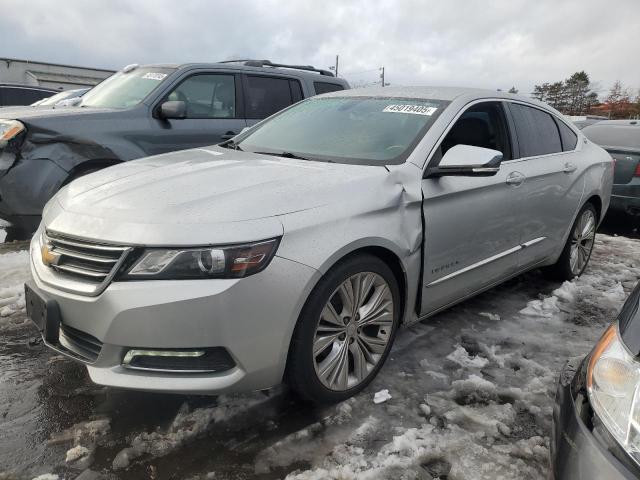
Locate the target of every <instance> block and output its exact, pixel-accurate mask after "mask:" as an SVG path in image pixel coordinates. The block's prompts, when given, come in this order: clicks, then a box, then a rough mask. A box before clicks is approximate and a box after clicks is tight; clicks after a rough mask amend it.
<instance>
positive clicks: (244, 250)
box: [118, 238, 279, 280]
mask: <svg viewBox="0 0 640 480" xmlns="http://www.w3.org/2000/svg"><path fill="white" fill-rule="evenodd" d="M278 243H279V239H277V238H274V239H271V240H265V241H261V242H255V243H248V244H242V245H231V246H222V247H201V248H185V249H182V248H170V249H169V248H167V249H164V248H149V249H145V250H144V251H143V252H142V253H141V254H140V255H139V257H138V258H137V260H136V261H135V262H134V263H133V264H132V265H131V266H130V267H129V268H128V269H126V270H125V272H123V274H121V275H120V276H119V278H118V280H178V279H197V278H241V277H247V276H249V275H253V274H255V273H258V272H260V271H262V270H264V269H265V268H266V267H267V265H269V262H271V259H272V258H273V256H274V255H275V253H276V250H277V248H278Z"/></svg>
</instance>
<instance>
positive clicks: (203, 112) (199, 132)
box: [0, 60, 349, 240]
mask: <svg viewBox="0 0 640 480" xmlns="http://www.w3.org/2000/svg"><path fill="white" fill-rule="evenodd" d="M346 88H349V85H348V83H347V82H346V81H345V80H343V79H341V78H336V77H335V76H334V75H333V74H332V73H331V72H329V71H326V70H320V69H316V68H313V67H311V66H300V65H283V64H275V63H272V62H269V61H267V60H235V61H228V62H220V63H207V64H205V63H201V64H186V65H146V66H138V65H129V66H127V67H125V68H124V69H123V70H122V71H120V72H118V73H116V74H114V75H113V76H112V77H110V78H108V79H106V80H105V81H104V82H102V83H101V84H99V85H98V86H96V87H95V88H93V89H92V90H90V91H89V92H87V93H86V94H85V95H84V96H83V97H82V102H81V103H80V105H79V106H77V107H68V108H56V109H40V108H35V109H34V108H25V109H24V110H22V109H10V110H7V112H8V113H9V114H10V115H6V116H5V117H3V115H2V110H0V218H2V219H4V220H7V221H8V222H9V223H10V224H11V226H10V227H9V228H8V229H7V240H10V239H16V238H21V237H28V236H29V235H30V234H31V233H32V232H33V231H34V230H35V229H36V228H37V226H38V223H39V222H40V216H41V213H42V209H43V207H44V205H45V203H46V202H47V200H49V199H50V198H51V197H52V196H53V195H54V194H55V193H56V192H57V191H58V190H59V189H60V188H61V187H62V186H64V185H65V184H67V183H69V182H70V181H72V180H73V179H75V178H77V177H79V176H82V175H86V174H87V173H90V172H93V171H96V170H99V169H102V168H105V167H108V166H110V165H114V164H117V163H120V162H124V161H127V160H133V159H136V158H141V157H145V156H148V155H156V154H161V153H165V152H170V151H174V150H183V149H187V148H195V147H201V146H205V145H212V144H215V143H219V142H220V141H222V140H226V139H228V138H231V137H233V136H235V135H236V134H238V133H240V131H241V130H243V129H244V128H246V127H250V126H251V125H253V124H255V123H257V122H258V121H260V120H262V119H264V118H266V117H268V116H270V115H272V114H273V113H276V112H277V111H279V110H281V109H283V108H285V107H287V106H289V105H291V104H293V103H296V102H298V101H299V100H302V99H304V98H306V97H310V96H313V95H316V94H319V93H326V92H332V91H336V90H343V89H346ZM7 117H8V118H7Z"/></svg>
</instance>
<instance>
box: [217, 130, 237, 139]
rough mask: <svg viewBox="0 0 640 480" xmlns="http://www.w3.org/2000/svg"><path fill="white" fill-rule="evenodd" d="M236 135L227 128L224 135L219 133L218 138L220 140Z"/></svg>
mask: <svg viewBox="0 0 640 480" xmlns="http://www.w3.org/2000/svg"><path fill="white" fill-rule="evenodd" d="M236 135H237V133H236V132H232V131H231V130H229V131H228V132H227V133H225V134H224V135H220V138H221V139H222V140H229V139H230V138H233V137H235V136H236Z"/></svg>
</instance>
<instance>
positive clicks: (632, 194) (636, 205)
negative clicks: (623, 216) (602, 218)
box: [609, 178, 640, 215]
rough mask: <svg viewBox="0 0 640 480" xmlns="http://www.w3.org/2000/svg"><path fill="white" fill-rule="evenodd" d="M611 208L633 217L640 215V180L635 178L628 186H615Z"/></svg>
mask: <svg viewBox="0 0 640 480" xmlns="http://www.w3.org/2000/svg"><path fill="white" fill-rule="evenodd" d="M609 208H611V209H613V210H616V211H622V212H625V213H628V214H631V215H640V178H634V179H633V180H632V181H631V183H629V184H626V185H614V186H613V191H612V192H611V206H610V207H609Z"/></svg>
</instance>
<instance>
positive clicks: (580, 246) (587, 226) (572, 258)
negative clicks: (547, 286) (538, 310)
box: [544, 203, 598, 281]
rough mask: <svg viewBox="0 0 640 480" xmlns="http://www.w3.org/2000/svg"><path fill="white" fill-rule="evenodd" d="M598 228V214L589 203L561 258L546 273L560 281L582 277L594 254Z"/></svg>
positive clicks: (578, 217)
mask: <svg viewBox="0 0 640 480" xmlns="http://www.w3.org/2000/svg"><path fill="white" fill-rule="evenodd" d="M597 226H598V213H597V212H596V209H595V207H594V206H593V205H592V204H591V203H587V204H585V206H584V207H582V210H580V212H579V213H578V216H577V217H576V220H575V222H574V224H573V227H572V228H571V233H570V234H569V238H568V239H567V243H566V244H565V246H564V249H563V250H562V254H561V255H560V258H559V259H558V261H557V262H556V263H555V264H554V265H551V266H550V267H546V268H545V269H544V273H545V274H546V275H547V276H548V277H549V278H551V279H553V280H559V281H565V280H572V279H574V278H575V277H579V276H580V275H582V273H583V272H584V271H585V269H586V268H587V265H588V264H589V259H590V258H591V252H593V246H594V244H595V239H596V228H597Z"/></svg>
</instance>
